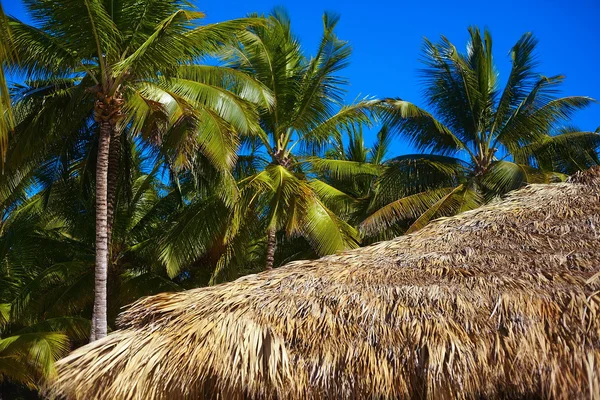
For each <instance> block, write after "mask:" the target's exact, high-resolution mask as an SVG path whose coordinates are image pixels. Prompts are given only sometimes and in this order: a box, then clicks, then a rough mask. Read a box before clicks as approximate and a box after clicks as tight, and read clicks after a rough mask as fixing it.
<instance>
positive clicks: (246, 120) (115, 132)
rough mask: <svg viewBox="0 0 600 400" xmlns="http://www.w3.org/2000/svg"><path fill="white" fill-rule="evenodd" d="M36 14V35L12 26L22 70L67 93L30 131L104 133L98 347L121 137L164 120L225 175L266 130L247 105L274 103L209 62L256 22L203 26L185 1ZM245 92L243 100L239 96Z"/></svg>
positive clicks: (90, 2)
mask: <svg viewBox="0 0 600 400" xmlns="http://www.w3.org/2000/svg"><path fill="white" fill-rule="evenodd" d="M26 6H27V9H28V11H29V13H30V14H31V17H32V19H33V20H34V25H27V24H25V23H23V22H20V21H18V20H16V19H14V18H13V19H10V25H9V26H10V30H11V35H12V36H11V37H12V40H13V43H14V48H15V49H16V53H17V54H16V55H17V57H16V58H15V59H16V60H17V61H18V65H17V67H18V68H20V69H21V70H23V71H24V72H25V73H26V74H27V76H28V77H31V78H34V79H35V80H34V81H32V82H30V83H29V87H30V88H33V89H34V91H40V90H43V89H46V88H48V87H54V88H58V89H60V90H57V91H54V92H53V96H52V97H51V98H49V99H47V100H49V102H48V103H44V104H43V105H42V106H41V107H42V109H43V111H46V112H47V113H46V115H45V116H44V115H43V114H42V115H41V116H35V115H33V116H32V114H31V113H30V114H29V115H30V116H32V117H31V118H24V119H23V120H22V122H23V124H24V125H25V127H24V130H26V131H29V132H31V131H34V130H35V126H37V127H38V128H39V127H40V126H42V124H41V122H42V121H43V129H44V132H47V134H48V136H50V137H52V138H53V139H54V140H65V138H64V135H73V134H74V132H79V131H81V130H82V129H86V128H89V127H91V126H93V130H94V131H95V132H96V140H97V145H96V146H97V157H96V169H95V171H96V176H95V188H96V246H95V249H96V250H95V251H96V278H95V305H94V311H93V315H94V317H93V319H92V331H93V332H92V340H93V339H95V338H100V337H103V336H105V335H106V332H107V323H106V280H107V263H108V257H109V240H110V234H111V224H112V218H113V213H114V209H115V200H114V199H115V194H114V190H116V189H115V187H116V183H115V181H116V179H117V176H118V171H119V165H118V164H117V163H118V160H119V158H120V147H121V146H120V143H121V140H120V139H119V138H120V135H121V132H123V131H124V130H127V131H129V132H130V133H131V134H138V133H140V132H142V131H143V130H144V128H146V127H147V124H148V123H150V122H155V121H154V120H155V119H156V118H155V117H153V116H154V115H155V114H157V113H158V114H162V115H165V117H163V120H164V119H166V122H165V123H168V124H173V125H177V124H180V123H181V124H182V125H185V126H186V128H187V129H185V132H188V133H191V135H188V136H189V137H190V139H188V140H191V141H192V142H194V141H195V142H196V143H199V146H200V147H201V148H202V150H203V151H205V152H206V153H208V154H213V155H214V157H213V159H214V160H215V162H216V163H217V162H223V163H224V164H221V165H220V167H221V168H223V169H226V168H227V167H228V165H227V163H229V165H231V164H233V162H234V160H235V149H236V144H237V140H236V135H237V133H238V132H250V131H253V130H256V129H257V125H256V122H255V121H256V116H255V111H254V108H253V107H252V106H250V105H249V104H248V103H247V101H248V100H252V101H257V102H260V101H268V99H267V97H268V94H267V92H266V91H264V90H263V88H262V86H261V85H258V84H256V83H254V82H253V81H252V80H251V79H249V78H248V77H247V76H245V75H244V74H241V73H239V72H236V71H232V70H229V69H224V68H219V67H212V66H206V65H201V64H199V60H201V58H202V57H204V56H207V55H209V54H211V53H212V52H214V51H215V50H217V48H218V46H219V45H221V44H222V43H226V42H228V41H231V40H233V39H234V38H235V34H236V32H239V31H240V30H241V29H243V28H245V27H246V26H247V25H248V24H249V23H253V22H256V21H255V20H250V19H242V20H234V21H227V22H223V23H219V24H212V25H205V26H199V25H198V24H197V23H196V21H197V20H198V19H199V18H202V17H203V14H202V13H200V12H198V11H196V10H195V9H192V8H190V7H189V6H188V3H187V2H184V1H180V0H169V1H161V2H156V1H151V0H145V1H142V2H140V1H134V0H124V1H120V2H110V3H105V2H103V1H100V0H85V1H82V2H72V1H67V0H65V1H58V2H56V1H52V2H50V1H42V0H39V1H31V2H27V4H26ZM229 89H231V91H230V90H229ZM238 89H239V91H238V93H242V94H241V95H239V96H238V95H236V94H234V93H233V92H234V91H236V90H238ZM17 101H18V99H17ZM51 103H54V106H57V107H56V108H54V109H52V108H51V107H50V106H49V105H48V104H51ZM48 116H51V117H52V118H48ZM182 121H185V123H183V122H182ZM65 122H69V123H65ZM71 122H72V123H71ZM200 127H202V129H200ZM154 131H155V130H154V129H147V130H145V132H154ZM218 137H220V138H221V139H220V140H219V139H218ZM111 141H112V144H111ZM219 156H220V157H221V158H220V159H219V158H218V157H219ZM111 161H112V165H111Z"/></svg>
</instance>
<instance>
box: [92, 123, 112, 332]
mask: <svg viewBox="0 0 600 400" xmlns="http://www.w3.org/2000/svg"><path fill="white" fill-rule="evenodd" d="M113 129H114V125H113V124H112V123H111V122H110V121H102V122H100V137H99V139H98V158H97V161H96V269H95V277H94V311H93V314H92V332H91V335H90V341H94V340H97V339H101V338H103V337H105V336H106V334H107V331H108V323H107V317H106V313H107V306H106V280H107V273H108V231H107V214H108V210H107V206H108V204H107V196H108V193H107V184H108V165H109V164H108V163H109V152H110V137H111V133H112V131H113Z"/></svg>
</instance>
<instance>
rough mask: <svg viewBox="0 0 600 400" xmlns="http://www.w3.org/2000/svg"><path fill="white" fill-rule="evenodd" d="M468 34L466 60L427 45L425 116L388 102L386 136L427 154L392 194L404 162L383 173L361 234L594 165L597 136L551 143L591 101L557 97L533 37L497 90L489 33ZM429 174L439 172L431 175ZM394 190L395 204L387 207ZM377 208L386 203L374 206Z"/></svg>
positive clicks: (418, 222)
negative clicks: (579, 148) (390, 132)
mask: <svg viewBox="0 0 600 400" xmlns="http://www.w3.org/2000/svg"><path fill="white" fill-rule="evenodd" d="M469 33H470V41H469V44H468V46H467V52H466V53H461V52H459V51H458V50H457V49H456V47H455V46H454V45H453V44H452V43H451V42H450V41H449V40H448V39H446V38H445V37H442V40H441V41H440V43H437V44H436V43H432V42H430V41H428V40H426V41H425V45H424V48H423V58H422V60H423V63H424V66H425V67H424V68H423V70H422V71H421V73H422V78H423V84H424V88H425V96H426V101H427V107H428V108H429V109H430V110H431V111H430V112H428V111H425V110H424V109H422V108H420V107H418V106H416V105H415V104H413V103H409V102H407V101H404V100H400V99H388V100H386V101H385V107H384V108H383V109H382V114H383V118H385V120H386V121H387V122H388V123H389V125H390V127H392V128H394V129H395V130H396V132H397V133H398V134H399V135H400V136H401V137H404V138H406V139H407V140H409V141H410V143H411V144H412V145H413V146H414V147H416V148H417V149H419V150H422V151H427V152H431V155H416V156H414V157H409V158H408V159H406V160H405V161H408V160H410V161H411V162H414V163H415V164H414V165H415V166H416V165H417V163H421V164H422V167H416V169H415V170H414V171H413V172H412V173H410V174H407V175H405V176H404V177H403V179H400V180H396V182H395V183H394V184H391V187H392V189H390V182H392V181H393V179H391V178H390V177H389V176H390V175H392V176H393V175H395V174H402V173H403V172H402V171H403V167H404V164H405V163H404V164H398V163H394V162H392V163H390V164H389V165H388V168H387V169H386V171H385V172H384V173H383V176H382V177H381V179H380V180H379V182H378V185H379V186H380V189H379V191H378V194H377V195H376V196H375V199H374V202H373V205H372V208H375V209H377V208H378V207H379V208H378V211H375V212H374V213H373V214H372V215H371V216H370V217H369V218H367V219H365V221H363V223H362V225H361V227H362V229H363V232H365V233H366V234H373V233H377V232H383V231H385V230H386V229H388V228H389V227H390V226H392V225H394V224H395V223H397V222H400V221H405V224H409V225H407V226H408V230H409V231H412V230H414V229H417V228H419V227H421V226H423V225H424V224H425V223H427V221H429V220H431V219H432V218H435V217H436V216H443V215H450V214H454V213H456V212H459V211H463V210H466V209H471V208H473V207H476V206H478V205H480V204H482V202H483V201H488V200H490V199H492V198H494V197H495V196H499V195H502V194H504V193H506V192H508V191H510V190H513V189H516V188H519V187H521V186H522V185H524V184H526V183H539V182H549V181H551V180H552V179H554V178H556V177H560V176H561V174H564V173H569V172H572V171H573V170H574V168H573V167H574V166H575V165H580V166H582V167H583V166H588V167H589V166H590V165H594V164H595V162H596V161H595V157H596V156H595V154H597V153H596V151H597V149H598V139H597V137H598V135H597V134H595V133H590V132H585V133H583V132H582V133H579V134H577V133H573V132H572V133H570V134H569V135H570V136H569V137H568V138H567V137H566V136H564V134H561V135H558V136H552V135H551V133H552V132H553V130H555V129H557V128H558V126H559V124H560V123H564V122H566V121H568V120H569V118H570V117H571V116H572V114H573V113H574V112H575V111H577V110H579V109H581V108H583V107H586V106H588V105H589V104H590V103H592V102H593V100H592V99H591V98H589V97H582V96H572V97H562V98H558V97H556V93H557V85H559V84H560V83H561V82H562V80H563V77H562V76H554V77H545V76H540V75H539V74H538V73H536V71H535V68H536V67H537V60H536V55H535V49H536V45H537V41H536V40H535V38H534V37H533V36H532V35H531V34H529V33H528V34H525V35H523V36H522V37H521V39H519V41H518V42H517V43H516V44H515V46H514V47H513V49H512V51H511V59H512V70H511V72H510V75H509V77H508V82H507V84H506V86H505V87H504V88H503V89H501V88H499V85H498V78H497V75H498V74H497V71H496V69H495V65H494V60H493V57H492V37H491V35H490V33H489V32H488V31H485V32H484V33H483V34H482V33H481V32H480V31H479V29H477V28H470V29H469ZM576 140H580V141H581V143H585V144H584V147H585V148H586V149H588V150H587V151H584V152H583V153H581V154H578V155H575V154H574V152H573V151H572V150H569V149H572V146H573V145H575V141H576ZM567 141H568V142H570V143H572V144H569V145H566V143H567ZM558 143H561V144H560V145H559V144H558ZM575 146H576V145H575ZM442 156H451V157H453V158H447V159H444V158H442ZM436 157H437V159H435V158H436ZM463 160H464V161H463ZM425 161H427V162H425ZM433 165H436V166H437V168H436V171H435V173H434V174H433V176H432V174H431V169H430V168H431V167H432V166H433ZM457 166H460V168H459V169H457V168H456V167H457ZM428 170H429V171H428ZM446 172H451V173H450V175H447V174H446ZM445 177H448V178H451V179H450V181H448V180H447V179H445ZM432 178H433V180H434V181H432V180H431V179H432ZM435 180H439V181H438V182H435ZM443 181H445V182H443ZM408 182H410V183H408ZM431 183H433V186H430V184H431ZM411 186H413V187H412V188H411ZM407 189H408V191H407ZM390 190H391V191H394V192H396V193H397V194H398V195H399V196H398V197H399V198H398V199H396V200H391V199H389V197H388V199H387V200H385V198H386V197H387V196H388V193H389V192H390ZM381 203H387V204H386V205H383V206H381V205H379V206H378V205H377V204H381ZM409 221H415V222H412V225H411V223H410V222H409Z"/></svg>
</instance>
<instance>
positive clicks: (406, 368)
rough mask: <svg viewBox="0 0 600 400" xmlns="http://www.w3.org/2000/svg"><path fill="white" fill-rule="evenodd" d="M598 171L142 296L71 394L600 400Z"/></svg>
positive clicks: (61, 388)
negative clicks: (400, 231) (306, 255)
mask: <svg viewBox="0 0 600 400" xmlns="http://www.w3.org/2000/svg"><path fill="white" fill-rule="evenodd" d="M599 313H600V170H595V171H589V172H587V173H585V174H579V175H578V176H576V177H575V178H574V179H572V181H571V182H569V183H562V184H554V185H531V186H528V187H527V188H525V189H523V190H520V191H518V192H515V193H513V194H511V195H509V196H508V197H507V198H506V199H504V200H502V201H499V202H496V203H494V204H491V205H488V206H485V207H482V208H479V209H477V210H474V211H470V212H467V213H464V214H461V215H459V216H456V217H452V218H444V219H441V220H438V221H436V222H434V223H432V224H430V225H429V226H427V227H425V228H424V229H422V230H420V231H419V232H417V233H415V234H411V235H407V236H403V237H399V238H397V239H394V240H392V241H388V242H382V243H378V244H375V245H372V246H369V247H365V248H361V249H357V250H353V251H348V252H345V253H342V254H338V255H333V256H328V257H324V258H321V259H319V260H314V261H297V262H292V263H290V264H288V265H287V266H285V267H282V268H278V269H275V270H273V271H269V272H265V273H261V274H257V275H251V276H247V277H244V278H241V279H238V280H237V281H235V282H231V283H227V284H223V285H219V286H214V287H208V288H201V289H195V290H189V291H187V292H181V293H165V294H160V295H157V296H152V297H147V298H144V299H142V300H140V301H138V302H137V303H135V304H134V305H133V306H132V307H131V308H130V309H129V310H128V311H126V312H125V313H124V314H122V315H121V317H120V326H121V327H122V329H121V330H119V331H116V332H114V333H113V334H111V335H109V336H108V337H106V338H104V339H102V340H99V341H97V342H94V343H92V344H90V345H87V346H85V347H83V348H81V349H78V350H76V351H75V352H73V353H72V354H71V355H70V356H69V357H67V358H65V359H63V360H62V361H61V362H59V364H58V371H59V377H58V379H57V380H56V381H55V382H53V383H52V385H51V388H50V394H52V395H55V396H60V397H62V396H64V397H67V398H70V399H71V398H72V399H92V398H98V399H184V398H185V399H189V398H223V399H235V398H239V399H241V398H267V399H269V398H279V399H311V398H313V399H314V398H332V399H333V398H390V399H391V398H422V399H476V398H481V397H484V398H518V397H530V396H531V397H542V398H556V399H578V398H593V399H600V372H599V371H600V318H599V315H598V314H599Z"/></svg>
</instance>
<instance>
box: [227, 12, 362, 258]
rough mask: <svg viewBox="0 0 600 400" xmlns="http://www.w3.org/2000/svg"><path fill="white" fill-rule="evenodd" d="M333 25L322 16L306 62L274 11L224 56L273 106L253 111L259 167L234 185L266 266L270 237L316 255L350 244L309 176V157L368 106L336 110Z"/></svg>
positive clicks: (272, 245) (339, 84)
mask: <svg viewBox="0 0 600 400" xmlns="http://www.w3.org/2000/svg"><path fill="white" fill-rule="evenodd" d="M338 20H339V18H338V17H337V16H335V15H331V14H325V15H324V16H323V29H324V31H323V35H322V38H321V42H320V45H319V47H318V49H317V52H316V54H315V55H314V56H312V57H310V58H309V57H307V56H305V55H304V54H303V52H302V50H301V48H300V43H299V41H298V40H297V38H296V37H295V36H294V34H293V33H292V30H291V23H290V20H289V18H288V16H287V15H286V14H285V12H284V11H282V10H275V11H274V12H273V13H272V14H271V15H270V16H269V17H268V25H267V26H258V27H252V28H251V29H250V30H249V35H248V36H246V37H244V40H242V41H241V45H240V46H238V47H237V48H235V49H233V50H232V51H231V53H230V54H229V55H228V56H229V58H230V60H231V64H230V65H231V66H232V67H233V68H235V69H238V70H241V71H244V72H246V73H248V74H251V75H253V76H254V77H255V78H256V79H258V80H259V81H260V82H262V83H263V84H264V85H265V86H267V87H268V88H269V89H270V90H271V91H272V92H273V96H274V106H273V107H272V108H270V109H263V110H262V112H261V114H260V124H261V127H262V132H260V133H259V134H257V135H254V136H252V137H249V138H248V140H249V141H251V142H254V143H258V147H259V148H260V149H261V150H262V152H263V155H264V157H263V158H262V159H260V158H256V159H255V160H256V161H257V162H258V163H259V164H261V165H260V166H259V168H258V170H257V171H256V173H254V174H251V175H249V176H248V177H247V178H245V179H242V180H241V181H240V191H241V192H242V198H246V199H247V200H248V201H249V203H246V204H244V205H243V208H244V210H248V209H254V210H255V211H256V212H257V213H259V214H260V215H261V219H262V221H263V222H264V226H265V232H266V241H265V254H266V257H265V268H266V269H270V268H272V267H273V264H274V259H275V251H276V246H277V234H278V232H282V234H283V236H285V237H287V238H291V237H303V238H304V239H306V240H307V241H308V242H309V243H310V245H311V247H312V248H313V249H314V250H315V252H316V254H318V255H323V254H329V253H332V252H335V251H337V250H341V249H344V248H348V247H355V246H356V245H357V237H356V232H355V230H354V229H353V228H352V227H351V226H349V225H348V224H347V223H345V222H344V221H342V220H341V219H340V218H339V217H338V216H337V215H335V213H334V212H333V211H332V210H331V209H329V208H328V207H327V206H326V205H325V203H324V198H326V197H327V196H328V195H332V193H333V191H334V189H333V188H332V187H330V186H329V185H326V184H325V183H324V182H321V181H318V180H316V179H315V177H314V176H313V174H312V173H311V158H310V157H309V156H310V155H314V154H319V152H321V151H322V150H323V149H324V148H326V147H327V146H328V145H329V144H330V143H331V141H332V140H334V138H335V137H336V136H340V135H341V133H340V132H341V131H342V130H343V129H349V128H350V127H353V126H357V125H360V124H365V123H369V112H370V108H371V107H372V106H373V104H374V102H373V101H368V100H363V101H358V102H356V103H355V104H352V105H347V106H344V105H343V95H344V84H345V83H346V81H345V79H344V78H342V77H340V76H339V75H338V73H339V71H341V70H342V69H343V68H344V67H345V66H346V65H347V64H348V59H349V57H350V54H351V49H350V47H349V45H348V43H347V42H345V41H342V40H340V39H339V38H338V37H337V36H336V34H335V27H336V25H337V23H338ZM244 193H246V194H247V195H246V197H244ZM240 204H243V203H240Z"/></svg>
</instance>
